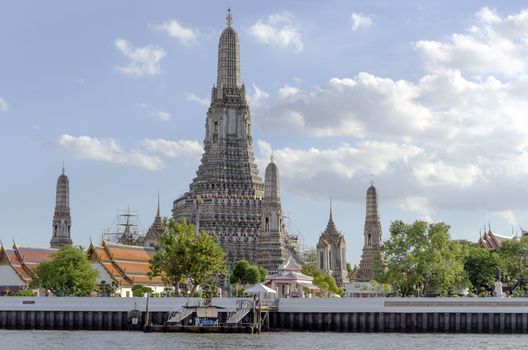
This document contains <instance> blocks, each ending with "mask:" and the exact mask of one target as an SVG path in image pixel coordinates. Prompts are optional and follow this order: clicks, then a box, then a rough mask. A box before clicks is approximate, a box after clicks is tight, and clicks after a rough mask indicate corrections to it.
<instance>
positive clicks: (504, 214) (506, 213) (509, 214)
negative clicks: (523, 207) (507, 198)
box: [491, 210, 519, 227]
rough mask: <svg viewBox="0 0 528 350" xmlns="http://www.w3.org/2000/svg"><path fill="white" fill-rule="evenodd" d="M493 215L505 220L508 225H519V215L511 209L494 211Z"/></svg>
mask: <svg viewBox="0 0 528 350" xmlns="http://www.w3.org/2000/svg"><path fill="white" fill-rule="evenodd" d="M491 215H493V216H496V217H498V218H500V219H502V220H504V221H505V222H506V223H507V224H508V225H510V226H512V227H518V226H519V222H518V221H517V217H516V216H515V214H514V213H513V211H511V210H500V211H495V212H492V213H491Z"/></svg>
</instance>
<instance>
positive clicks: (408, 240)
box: [376, 221, 469, 296]
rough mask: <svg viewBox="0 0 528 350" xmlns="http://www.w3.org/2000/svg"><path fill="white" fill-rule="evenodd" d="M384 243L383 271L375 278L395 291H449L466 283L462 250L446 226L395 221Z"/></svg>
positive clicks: (460, 287) (463, 286)
mask: <svg viewBox="0 0 528 350" xmlns="http://www.w3.org/2000/svg"><path fill="white" fill-rule="evenodd" d="M390 233H391V236H390V239H389V240H388V241H387V242H385V244H384V246H383V253H384V256H383V262H381V263H382V264H383V267H382V269H381V271H383V272H382V273H381V274H380V275H379V276H378V277H377V278H376V280H377V281H378V282H382V283H388V284H390V285H391V286H392V289H393V291H394V293H395V294H397V295H402V296H409V295H414V296H424V295H426V293H434V294H438V295H449V294H450V293H453V292H455V291H458V290H460V289H462V288H465V287H466V286H467V285H469V282H468V280H467V277H466V274H465V273H464V259H463V257H464V251H463V247H462V245H461V244H460V243H459V242H456V241H452V240H451V239H450V235H449V226H448V225H446V224H444V223H432V224H428V223H427V222H424V221H416V222H414V223H413V224H410V225H409V224H405V223H404V222H403V221H395V222H393V223H392V224H391V227H390Z"/></svg>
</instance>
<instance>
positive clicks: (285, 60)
mask: <svg viewBox="0 0 528 350" xmlns="http://www.w3.org/2000/svg"><path fill="white" fill-rule="evenodd" d="M396 3H397V4H396ZM226 5H227V4H224V3H222V2H218V1H200V2H176V1H154V2H147V1H111V2H109V1H90V2H83V3H79V2H76V3H72V2H69V1H47V2H45V3H43V2H30V1H16V2H9V3H7V2H6V3H4V4H2V5H0V9H1V10H0V43H1V47H2V55H1V58H0V139H1V140H2V141H1V145H2V147H0V160H1V164H2V171H1V172H0V239H1V240H2V241H3V242H4V243H10V242H11V240H12V239H15V240H16V241H17V243H19V244H22V245H33V246H47V245H48V244H49V240H50V238H51V219H52V214H53V207H54V191H55V183H56V177H57V176H58V175H59V173H60V168H61V163H62V162H63V161H64V162H65V165H66V173H67V174H68V176H69V177H70V183H71V208H72V218H73V228H72V232H73V234H72V238H73V240H74V242H75V243H76V244H80V245H84V246H86V245H87V244H88V242H89V239H90V237H92V238H93V239H94V240H97V239H99V237H100V235H101V232H102V230H103V229H105V228H107V227H108V226H110V225H111V224H112V222H113V221H114V219H115V216H116V211H117V209H124V208H126V207H127V206H130V207H131V208H134V209H138V211H139V214H140V221H141V223H142V226H143V228H144V229H147V228H148V226H149V225H150V224H151V222H152V220H153V217H154V214H155V210H156V196H157V192H158V190H159V191H160V192H161V200H162V213H163V214H164V215H169V214H170V209H171V205H172V201H173V200H174V199H175V198H176V197H178V195H179V194H181V193H182V192H184V191H185V190H186V189H187V188H188V185H189V183H190V181H191V180H192V178H193V177H194V174H195V171H196V168H197V165H198V163H199V159H200V152H201V149H200V145H201V142H202V140H203V134H204V121H205V113H206V110H207V107H206V105H207V101H208V98H209V95H210V91H211V87H212V85H213V83H214V82H215V80H216V50H217V43H218V37H219V34H220V32H221V31H222V30H223V28H224V26H225V24H224V23H225V22H224V17H225V8H226ZM230 5H231V7H232V11H233V17H234V24H233V27H234V28H235V29H236V30H237V31H238V33H239V35H240V40H241V59H242V79H243V81H244V82H245V84H246V87H247V90H248V95H249V96H248V98H249V100H250V103H251V105H250V108H251V111H252V115H253V133H254V135H253V136H254V140H255V142H254V148H255V153H256V156H257V158H258V161H259V169H260V171H261V172H262V171H263V169H264V168H263V167H264V166H265V164H266V161H267V159H268V158H269V155H270V149H271V147H273V149H275V155H276V156H275V158H276V160H277V163H278V165H279V167H280V170H281V174H282V197H283V209H284V211H285V212H286V213H287V215H288V216H289V217H290V218H291V230H292V231H294V232H295V233H301V234H302V236H303V238H304V242H305V244H306V246H314V245H315V244H316V242H317V239H318V236H319V234H320V232H321V231H322V230H324V228H325V226H326V222H327V219H328V197H329V196H332V197H333V198H334V219H335V221H336V225H337V226H338V228H340V229H341V230H342V231H343V233H344V234H345V237H346V240H347V249H348V256H349V260H350V262H352V263H358V262H359V257H360V254H361V248H362V246H361V245H362V242H363V240H362V231H363V221H364V215H365V209H364V200H365V191H366V189H367V187H368V183H369V181H370V179H371V177H373V178H374V181H375V182H376V185H377V187H378V191H379V193H380V200H381V216H382V223H383V234H384V238H387V237H388V226H389V224H390V222H391V221H393V220H395V219H403V220H406V221H413V220H415V219H418V218H425V219H428V220H433V221H446V222H447V223H449V224H451V226H452V235H453V237H455V238H466V239H470V240H476V239H477V238H478V231H479V228H481V227H482V226H483V225H484V224H486V223H487V222H488V220H489V221H491V225H492V228H493V229H494V230H496V231H497V232H499V233H502V234H511V232H512V226H513V228H514V230H518V229H519V226H526V227H528V220H527V218H526V215H527V213H528V205H527V203H526V201H525V200H524V199H525V198H526V196H527V195H528V193H526V192H527V189H526V185H525V183H526V181H525V179H526V175H527V173H528V143H527V141H525V140H528V137H527V136H528V125H527V121H525V120H524V119H526V118H525V115H524V111H525V110H526V107H528V106H527V105H526V104H527V103H528V102H526V101H528V99H527V98H526V97H527V94H528V78H527V77H528V62H526V59H525V57H527V56H526V54H527V53H528V44H527V40H526V39H527V38H528V12H527V11H525V10H524V8H523V2H522V1H508V2H507V4H506V3H504V2H502V1H486V2H484V1H462V2H461V1H443V2H435V1H398V2H394V1H326V2H320V1H288V2H285V1H266V2H258V1H232V2H230ZM524 6H526V5H524ZM527 7H528V6H527Z"/></svg>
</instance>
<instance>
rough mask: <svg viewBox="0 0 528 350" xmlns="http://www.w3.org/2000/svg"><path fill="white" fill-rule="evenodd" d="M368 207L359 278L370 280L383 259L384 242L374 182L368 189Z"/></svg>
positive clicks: (360, 279)
mask: <svg viewBox="0 0 528 350" xmlns="http://www.w3.org/2000/svg"><path fill="white" fill-rule="evenodd" d="M366 207H367V209H366V216H365V228H364V231H363V239H364V242H363V254H362V255H361V262H360V263H359V271H358V280H359V281H365V282H369V281H371V280H373V279H374V278H375V277H376V266H377V264H378V263H379V260H380V259H381V244H382V239H381V220H380V214H379V202H378V192H377V190H376V187H374V183H373V182H371V183H370V187H369V188H368V190H367V205H366Z"/></svg>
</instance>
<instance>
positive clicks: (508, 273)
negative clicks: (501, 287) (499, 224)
mask: <svg viewBox="0 0 528 350" xmlns="http://www.w3.org/2000/svg"><path fill="white" fill-rule="evenodd" d="M497 253H498V255H499V258H500V262H499V266H500V269H501V280H502V282H505V283H507V284H508V285H509V286H510V289H511V290H512V292H513V293H514V295H518V296H524V295H527V294H528V236H523V237H521V239H519V240H515V239H512V240H509V241H504V242H502V244H501V246H500V248H499V249H498V250H497Z"/></svg>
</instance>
